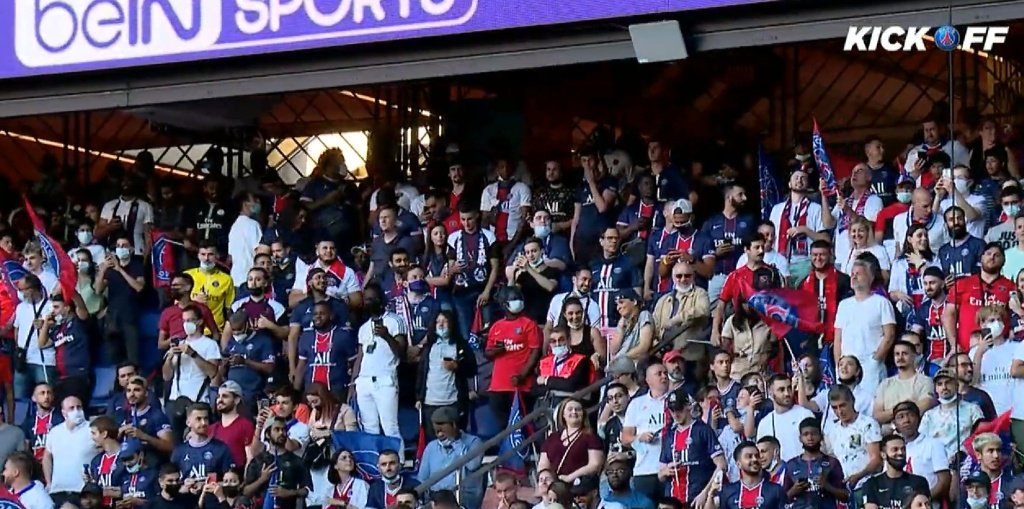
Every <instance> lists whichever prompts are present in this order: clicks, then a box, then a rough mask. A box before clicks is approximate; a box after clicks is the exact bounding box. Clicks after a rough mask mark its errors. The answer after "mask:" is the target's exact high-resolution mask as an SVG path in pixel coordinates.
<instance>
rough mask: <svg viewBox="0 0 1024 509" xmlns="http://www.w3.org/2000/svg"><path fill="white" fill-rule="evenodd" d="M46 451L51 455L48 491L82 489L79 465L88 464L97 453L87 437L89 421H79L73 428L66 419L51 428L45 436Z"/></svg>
mask: <svg viewBox="0 0 1024 509" xmlns="http://www.w3.org/2000/svg"><path fill="white" fill-rule="evenodd" d="M46 450H47V451H48V452H49V453H50V455H51V456H52V457H53V474H52V476H53V477H52V478H51V482H50V486H49V491H50V493H60V492H62V491H64V492H73V493H78V492H79V491H82V486H84V485H85V482H84V481H83V480H82V465H84V464H86V463H90V462H91V461H92V459H93V458H94V457H95V456H96V454H97V453H98V452H99V448H98V447H96V444H94V443H93V441H92V438H90V430H89V423H87V422H86V423H82V424H80V425H78V426H76V427H75V429H73V430H72V429H70V428H68V423H67V422H64V423H63V424H60V425H59V426H56V427H54V428H53V429H51V430H50V434H49V435H47V436H46ZM58 452H60V454H57V453H58Z"/></svg>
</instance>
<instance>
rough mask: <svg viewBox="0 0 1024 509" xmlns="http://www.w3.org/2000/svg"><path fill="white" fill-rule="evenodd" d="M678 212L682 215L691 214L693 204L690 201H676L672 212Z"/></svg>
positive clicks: (681, 199)
mask: <svg viewBox="0 0 1024 509" xmlns="http://www.w3.org/2000/svg"><path fill="white" fill-rule="evenodd" d="M677 211H678V212H680V213H683V214H693V204H691V203H690V200H687V199H684V198H680V199H678V200H676V203H675V205H674V206H673V207H672V212H677Z"/></svg>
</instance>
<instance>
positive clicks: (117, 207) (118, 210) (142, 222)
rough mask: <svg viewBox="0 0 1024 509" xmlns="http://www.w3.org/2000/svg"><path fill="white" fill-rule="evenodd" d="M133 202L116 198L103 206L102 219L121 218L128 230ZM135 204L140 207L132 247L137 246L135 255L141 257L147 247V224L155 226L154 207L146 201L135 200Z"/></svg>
mask: <svg viewBox="0 0 1024 509" xmlns="http://www.w3.org/2000/svg"><path fill="white" fill-rule="evenodd" d="M132 203H133V202H131V201H124V200H122V199H121V198H116V199H113V200H110V201H108V202H107V203H105V204H103V209H102V210H100V219H105V220H106V221H108V222H109V221H110V220H111V219H113V218H114V216H117V217H120V218H121V224H122V225H123V226H124V227H125V228H128V216H130V215H131V211H132V208H133V205H132ZM134 203H137V204H138V205H137V206H136V207H135V228H134V230H135V231H133V232H130V233H131V234H132V246H135V254H136V255H141V254H142V253H143V251H144V249H145V247H146V238H145V236H146V228H145V226H146V225H147V224H153V206H152V205H150V204H149V202H147V201H146V200H139V199H136V200H134Z"/></svg>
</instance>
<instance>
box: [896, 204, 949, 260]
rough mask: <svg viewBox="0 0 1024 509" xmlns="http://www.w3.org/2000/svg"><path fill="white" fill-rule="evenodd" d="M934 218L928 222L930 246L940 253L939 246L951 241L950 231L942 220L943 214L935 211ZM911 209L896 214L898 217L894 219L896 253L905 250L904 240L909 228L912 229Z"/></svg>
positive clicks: (933, 250)
mask: <svg viewBox="0 0 1024 509" xmlns="http://www.w3.org/2000/svg"><path fill="white" fill-rule="evenodd" d="M932 215H933V217H932V220H931V222H930V223H926V225H927V226H928V247H930V248H931V250H932V252H933V253H938V252H939V248H940V247H942V246H945V245H946V244H948V243H949V232H948V231H947V230H946V222H945V221H943V220H942V215H940V214H937V213H933V214H932ZM910 217H911V216H910V211H909V210H908V211H906V212H904V213H902V214H896V217H895V218H893V220H892V237H893V239H895V240H896V254H900V253H902V252H903V242H905V241H906V239H907V230H909V229H910V225H911V224H912V223H911V220H910Z"/></svg>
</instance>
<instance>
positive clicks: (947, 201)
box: [932, 165, 988, 239]
mask: <svg viewBox="0 0 1024 509" xmlns="http://www.w3.org/2000/svg"><path fill="white" fill-rule="evenodd" d="M987 201H988V200H987V199H986V198H985V196H983V195H981V194H976V193H975V188H974V181H973V179H972V178H971V169H970V168H968V167H967V166H963V165H957V166H955V167H953V178H949V177H943V178H942V179H941V180H939V182H938V183H937V184H936V185H935V202H934V204H933V205H932V206H933V207H934V208H935V209H936V210H938V211H939V212H942V213H945V212H946V210H947V209H949V208H950V207H954V206H955V207H958V208H960V209H961V210H963V211H964V219H966V221H967V233H969V234H970V235H971V236H972V237H977V238H979V239H981V238H984V237H985V224H986V221H987V219H988V210H987V203H986V202H987Z"/></svg>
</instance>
